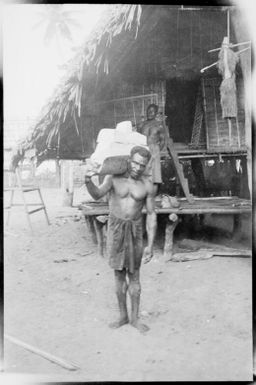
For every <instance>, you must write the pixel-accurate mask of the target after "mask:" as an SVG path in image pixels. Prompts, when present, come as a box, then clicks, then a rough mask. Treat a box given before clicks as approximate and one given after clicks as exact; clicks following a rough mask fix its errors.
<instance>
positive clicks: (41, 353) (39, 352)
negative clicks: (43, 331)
mask: <svg viewBox="0 0 256 385" xmlns="http://www.w3.org/2000/svg"><path fill="white" fill-rule="evenodd" d="M4 338H5V339H7V340H8V341H10V342H12V343H14V344H16V345H18V346H21V347H23V348H24V349H26V350H29V351H30V352H31V353H34V354H37V355H38V356H41V357H43V358H45V359H47V360H48V361H51V362H54V363H55V364H57V365H60V366H62V367H63V368H65V369H68V370H77V369H79V366H77V365H76V364H74V363H71V362H67V361H65V360H63V359H62V358H59V357H56V356H54V355H53V354H50V353H47V352H45V351H43V350H41V349H38V348H36V347H34V346H32V345H29V344H26V343H25V342H22V341H20V340H18V339H17V338H14V337H12V336H9V335H8V334H4Z"/></svg>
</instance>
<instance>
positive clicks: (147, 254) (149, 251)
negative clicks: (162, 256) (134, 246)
mask: <svg viewBox="0 0 256 385" xmlns="http://www.w3.org/2000/svg"><path fill="white" fill-rule="evenodd" d="M146 209H147V218H146V230H147V238H148V245H147V247H146V248H145V250H144V255H143V259H144V263H147V262H149V261H150V260H151V258H152V257H153V244H154V240H155V235H156V227H157V220H156V212H155V197H154V192H153V188H152V191H150V193H149V194H148V195H147V198H146Z"/></svg>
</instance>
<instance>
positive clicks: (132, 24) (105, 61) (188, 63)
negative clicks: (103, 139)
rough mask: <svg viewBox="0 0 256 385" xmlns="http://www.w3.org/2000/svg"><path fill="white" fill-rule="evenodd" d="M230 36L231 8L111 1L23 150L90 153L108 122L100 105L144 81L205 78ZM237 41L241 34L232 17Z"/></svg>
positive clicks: (71, 155) (75, 155)
mask: <svg viewBox="0 0 256 385" xmlns="http://www.w3.org/2000/svg"><path fill="white" fill-rule="evenodd" d="M234 17H237V16H236V15H234ZM231 18H232V13H231ZM234 25H235V24H234ZM226 34H227V7H215V8H214V7H209V6H205V7H201V8H200V7H193V8H186V7H183V6H169V5H139V4H135V5H134V4H133V5H130V4H123V5H120V4H115V5H113V4H112V5H110V6H109V8H108V11H107V12H106V14H104V16H103V18H102V20H101V21H100V23H99V24H98V25H97V27H96V28H95V29H94V31H93V33H92V34H91V36H90V37H89V39H88V40H87V41H86V42H85V44H84V45H83V47H81V50H80V51H79V52H78V53H77V54H76V55H75V57H74V58H73V59H72V60H71V61H70V62H69V63H68V64H67V70H66V75H65V77H64V78H63V80H62V82H61V83H60V85H59V87H58V88H57V89H56V90H55V92H54V93H53V95H52V98H51V100H50V101H49V102H48V103H47V105H46V106H45V107H44V109H43V111H42V113H41V115H40V117H39V120H38V122H37V123H36V125H35V126H34V127H32V129H31V133H30V134H29V135H28V136H27V138H26V139H25V140H24V141H23V142H22V143H21V148H22V151H24V150H25V149H28V148H31V147H36V149H37V154H38V157H39V159H41V161H42V160H43V159H47V158H59V159H84V158H86V157H88V156H89V155H90V154H91V153H92V152H93V150H94V145H95V138H96V136H97V132H98V130H99V129H100V128H103V127H106V124H108V122H107V121H104V115H105V114H104V110H102V112H101V113H100V112H99V110H97V109H95V106H96V105H98V104H99V103H100V102H102V101H108V100H112V99H115V98H122V97H129V96H132V95H138V94H140V93H142V89H143V92H145V87H148V88H149V89H150V90H151V92H153V91H154V90H152V84H156V83H157V82H159V81H160V82H161V81H164V82H168V81H170V80H171V79H176V80H181V81H183V82H184V81H186V80H187V81H194V80H195V79H198V80H200V69H201V68H203V67H205V66H207V65H210V64H211V63H213V62H214V61H216V59H217V58H216V56H217V55H216V54H211V53H208V51H209V50H210V49H213V48H216V47H219V46H220V44H221V42H222V40H223V37H224V36H226ZM230 40H231V41H232V42H233V43H236V42H237V41H238V40H239V38H238V37H237V34H236V33H235V30H234V28H233V24H232V23H231V29H230ZM209 72H210V71H209ZM192 99H193V98H192ZM191 103H192V104H193V105H195V100H191ZM194 108H195V106H194ZM99 116H100V119H99ZM96 118H97V119H98V120H97V119H96ZM104 123H105V125H104ZM114 123H115V122H112V123H111V122H110V123H109V124H112V126H114ZM191 125H192V122H191Z"/></svg>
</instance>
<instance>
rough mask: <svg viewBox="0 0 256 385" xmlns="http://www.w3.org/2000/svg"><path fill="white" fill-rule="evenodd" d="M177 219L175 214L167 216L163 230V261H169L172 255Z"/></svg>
mask: <svg viewBox="0 0 256 385" xmlns="http://www.w3.org/2000/svg"><path fill="white" fill-rule="evenodd" d="M178 221H179V218H178V215H176V214H174V213H173V214H170V215H169V216H168V219H167V222H166V228H165V243H164V261H165V262H167V261H169V260H170V259H171V257H172V253H173V232H174V230H175V228H176V226H177V224H178Z"/></svg>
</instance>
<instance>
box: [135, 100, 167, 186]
mask: <svg viewBox="0 0 256 385" xmlns="http://www.w3.org/2000/svg"><path fill="white" fill-rule="evenodd" d="M157 112H158V106H157V105H156V104H150V105H149V106H148V108H147V120H146V121H145V122H143V124H142V125H141V126H140V127H139V131H140V132H141V134H143V135H145V136H146V137H147V144H148V146H149V150H150V153H151V156H152V180H153V183H154V185H155V193H156V192H157V187H158V186H159V184H161V183H162V173H161V162H160V151H161V150H162V149H163V148H164V145H165V136H164V132H163V127H162V125H161V123H160V122H159V121H158V120H156V116H157Z"/></svg>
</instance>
